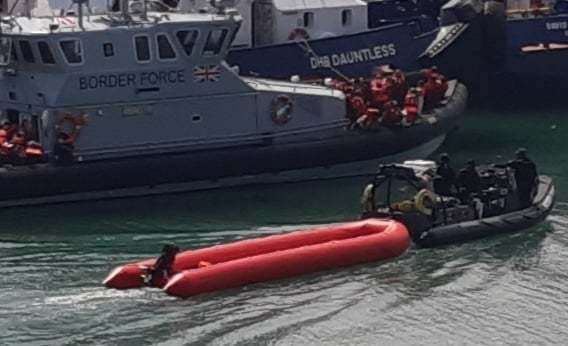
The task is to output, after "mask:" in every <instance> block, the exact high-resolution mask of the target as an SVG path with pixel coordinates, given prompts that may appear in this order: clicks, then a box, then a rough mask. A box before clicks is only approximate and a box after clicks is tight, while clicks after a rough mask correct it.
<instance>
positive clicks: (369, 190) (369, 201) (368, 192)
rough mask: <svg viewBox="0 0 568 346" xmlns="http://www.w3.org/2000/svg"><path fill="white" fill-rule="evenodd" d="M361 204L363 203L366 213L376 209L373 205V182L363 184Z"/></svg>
mask: <svg viewBox="0 0 568 346" xmlns="http://www.w3.org/2000/svg"><path fill="white" fill-rule="evenodd" d="M361 204H362V205H363V211H364V212H366V213H372V212H374V211H376V206H375V184H373V183H370V184H368V185H367V186H365V189H364V190H363V195H362V196H361Z"/></svg>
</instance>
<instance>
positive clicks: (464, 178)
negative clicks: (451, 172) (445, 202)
mask: <svg viewBox="0 0 568 346" xmlns="http://www.w3.org/2000/svg"><path fill="white" fill-rule="evenodd" d="M458 181H459V183H460V186H461V189H462V190H463V191H462V192H464V194H465V196H464V197H466V198H469V197H471V195H472V194H475V195H478V194H479V192H480V188H481V177H480V176H479V173H477V168H476V167H475V161H474V160H469V161H467V165H466V167H465V168H463V169H461V170H460V172H459V175H458Z"/></svg>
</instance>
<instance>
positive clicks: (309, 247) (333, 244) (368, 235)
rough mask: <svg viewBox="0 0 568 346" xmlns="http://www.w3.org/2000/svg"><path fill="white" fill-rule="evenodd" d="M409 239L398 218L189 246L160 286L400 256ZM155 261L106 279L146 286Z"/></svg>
mask: <svg viewBox="0 0 568 346" xmlns="http://www.w3.org/2000/svg"><path fill="white" fill-rule="evenodd" d="M409 245H410V236H409V234H408V231H407V229H406V227H405V226H404V225H403V224H401V223H398V222H396V221H393V220H365V221H357V222H350V223H345V224H334V225H329V226H326V227H320V228H317V229H312V230H304V231H296V232H292V233H288V234H282V235H274V236H270V237H265V238H259V239H250V240H244V241H239V242H236V243H231V244H225V245H217V246H213V247H208V248H203V249H198V250H190V251H186V252H183V253H181V254H178V255H177V256H176V259H175V262H174V264H173V267H172V271H173V272H174V273H176V274H175V275H174V276H173V277H172V278H171V279H169V280H168V281H166V280H164V281H162V282H160V283H159V284H158V286H164V290H165V291H166V293H168V294H170V295H174V296H178V297H189V296H192V295H196V294H201V293H206V292H212V291H218V290H222V289H227V288H233V287H239V286H244V285H247V284H252V283H257V282H264V281H270V280H276V279H283V278H287V277H292V276H297V275H302V274H307V273H313V272H317V271H322V270H328V269H333V268H338V267H344V266H349V265H354V264H359V263H366V262H374V261H379V260H385V259H388V258H392V257H397V256H400V255H401V254H403V253H404V252H405V251H406V249H407V248H408V247H409ZM154 263H155V260H153V259H152V260H147V261H143V262H139V263H135V264H130V265H126V266H123V267H119V268H117V269H115V270H114V271H113V272H112V273H111V274H110V275H109V276H108V277H107V278H106V279H105V281H104V284H105V286H107V287H109V288H118V289H126V288H136V287H142V286H143V285H144V283H143V281H142V279H141V275H142V273H143V271H144V268H146V267H148V266H151V265H153V264H154ZM203 263H206V264H205V265H203Z"/></svg>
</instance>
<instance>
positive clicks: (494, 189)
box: [362, 160, 555, 247]
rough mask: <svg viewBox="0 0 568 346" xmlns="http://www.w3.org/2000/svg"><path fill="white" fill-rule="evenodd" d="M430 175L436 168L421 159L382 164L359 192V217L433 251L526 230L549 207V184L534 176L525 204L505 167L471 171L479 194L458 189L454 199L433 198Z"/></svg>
mask: <svg viewBox="0 0 568 346" xmlns="http://www.w3.org/2000/svg"><path fill="white" fill-rule="evenodd" d="M435 170H436V163H435V162H433V161H425V160H416V161H407V162H405V163H403V164H389V165H382V166H381V167H380V169H379V171H378V173H377V175H376V176H375V178H374V180H373V181H372V182H371V183H369V185H367V186H366V188H365V191H364V193H363V198H362V202H363V203H364V206H365V208H364V212H363V214H362V217H363V218H364V219H366V218H375V217H379V218H392V219H394V220H397V221H399V222H402V223H403V224H405V225H406V226H407V227H408V230H409V232H410V233H411V237H412V240H413V242H414V243H415V244H416V245H417V246H419V247H435V246H441V245H446V244H452V243H459V242H465V241H469V240H473V239H478V238H483V237H489V236H495V235H498V234H504V233H511V232H519V231H522V230H526V229H528V228H531V227H533V226H535V225H537V224H538V223H540V222H542V221H543V220H544V219H545V218H546V216H547V215H548V214H549V213H550V211H551V210H552V208H553V206H554V200H555V188H554V184H553V182H552V179H551V178H550V177H548V176H545V175H539V176H538V178H537V181H536V183H535V186H534V190H533V194H532V196H533V197H532V198H531V201H530V203H528V204H526V205H524V204H523V203H521V202H520V198H519V196H520V193H519V187H518V186H517V185H516V182H515V179H514V175H513V174H512V172H511V171H510V169H508V168H496V167H494V166H484V167H478V168H476V170H477V172H479V176H480V178H481V186H480V189H479V192H478V193H477V194H468V193H464V192H463V190H461V191H462V192H461V193H459V194H458V195H456V196H447V195H441V194H436V183H437V182H439V180H437V179H439V177H438V178H436V179H434V180H433V181H432V177H433V176H434V174H433V172H435ZM460 189H461V188H460ZM377 199H379V200H380V201H377Z"/></svg>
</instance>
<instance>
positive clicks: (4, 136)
mask: <svg viewBox="0 0 568 346" xmlns="http://www.w3.org/2000/svg"><path fill="white" fill-rule="evenodd" d="M7 140H8V131H6V130H4V129H0V144H3V143H4V142H6V141H7Z"/></svg>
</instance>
